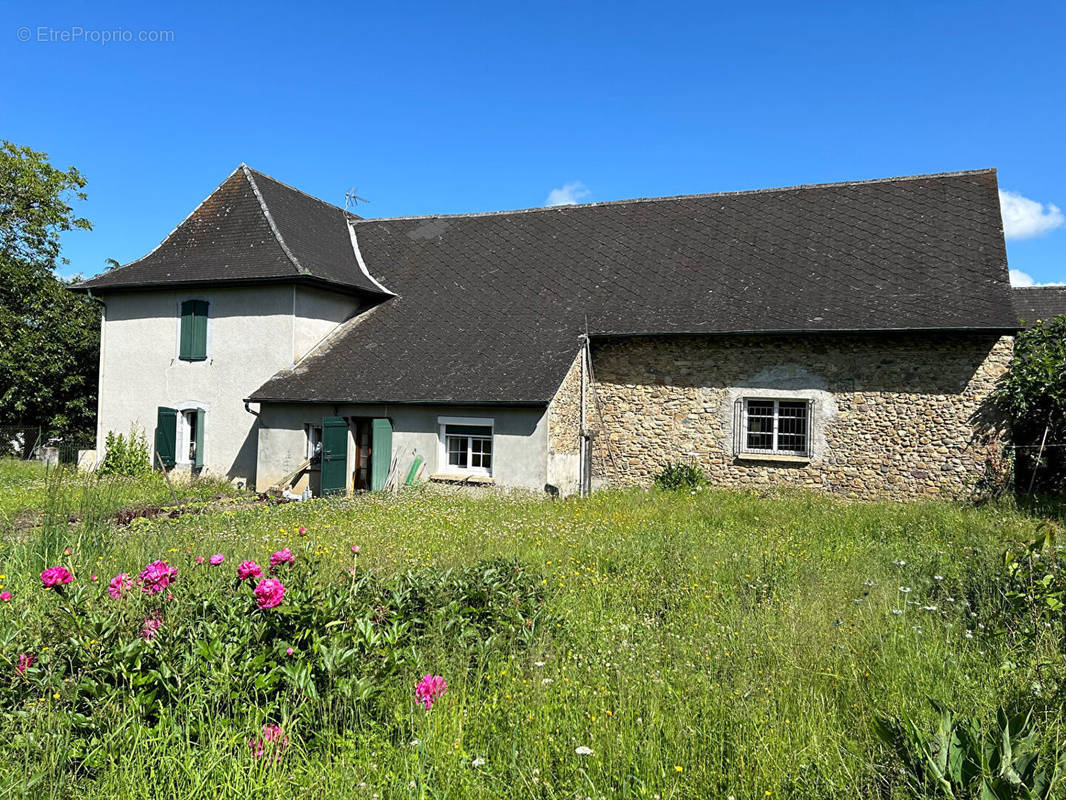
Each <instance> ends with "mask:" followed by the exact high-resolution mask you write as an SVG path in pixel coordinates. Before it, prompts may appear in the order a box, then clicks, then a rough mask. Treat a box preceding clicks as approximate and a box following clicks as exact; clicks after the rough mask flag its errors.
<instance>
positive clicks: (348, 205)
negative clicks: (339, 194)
mask: <svg viewBox="0 0 1066 800" xmlns="http://www.w3.org/2000/svg"><path fill="white" fill-rule="evenodd" d="M369 202H370V201H369V200H367V199H366V198H365V197H360V196H359V195H357V194H356V193H355V187H354V186H353V187H352V188H351V189H349V190H348V191H347V192H345V193H344V210H345V211H348V210H349V209H354V208H355V207H356V206H357V205H359V204H360V203H369Z"/></svg>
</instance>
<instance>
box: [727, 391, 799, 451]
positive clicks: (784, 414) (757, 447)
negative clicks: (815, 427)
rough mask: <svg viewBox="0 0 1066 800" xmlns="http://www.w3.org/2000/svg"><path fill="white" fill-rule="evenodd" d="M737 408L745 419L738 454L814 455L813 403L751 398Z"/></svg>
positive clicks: (742, 423) (740, 426)
mask: <svg viewBox="0 0 1066 800" xmlns="http://www.w3.org/2000/svg"><path fill="white" fill-rule="evenodd" d="M741 403H742V406H741ZM737 405H738V410H739V411H740V416H741V420H740V425H739V430H738V434H739V435H738V439H739V447H738V448H737V452H738V453H756V454H765V455H785V456H809V455H810V453H811V449H810V413H811V404H810V402H809V401H807V400H771V399H765V400H764V399H756V398H750V399H745V400H743V401H738V403H737Z"/></svg>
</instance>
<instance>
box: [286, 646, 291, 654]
mask: <svg viewBox="0 0 1066 800" xmlns="http://www.w3.org/2000/svg"><path fill="white" fill-rule="evenodd" d="M285 655H287V656H291V655H292V648H291V647H286V648H285Z"/></svg>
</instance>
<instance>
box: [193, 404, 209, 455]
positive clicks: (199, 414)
mask: <svg viewBox="0 0 1066 800" xmlns="http://www.w3.org/2000/svg"><path fill="white" fill-rule="evenodd" d="M205 416H206V412H205V411H204V410H203V409H202V408H198V409H196V431H195V436H196V456H195V458H194V459H193V464H192V465H193V466H194V467H195V468H196V469H203V468H204V417H205Z"/></svg>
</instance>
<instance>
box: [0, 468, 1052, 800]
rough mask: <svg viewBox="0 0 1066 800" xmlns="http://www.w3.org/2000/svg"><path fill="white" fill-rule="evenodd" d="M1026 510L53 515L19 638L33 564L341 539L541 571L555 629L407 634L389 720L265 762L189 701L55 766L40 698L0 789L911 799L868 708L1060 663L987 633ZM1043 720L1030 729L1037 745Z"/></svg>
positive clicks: (341, 553) (650, 499)
mask: <svg viewBox="0 0 1066 800" xmlns="http://www.w3.org/2000/svg"><path fill="white" fill-rule="evenodd" d="M52 491H54V492H59V490H58V489H52ZM1035 524H1036V523H1035V521H1034V520H1033V519H1032V518H1030V517H1028V516H1026V515H1024V514H1022V513H1020V512H1018V511H1017V510H1015V509H1013V508H1011V507H1009V506H1005V505H1004V506H994V505H993V506H987V507H984V508H981V509H974V508H969V507H965V506H961V505H956V504H952V503H948V502H924V503H916V504H909V505H906V504H895V503H865V504H860V503H844V502H841V501H837V500H834V499H832V498H827V497H822V496H816V495H811V494H803V493H788V494H781V495H777V496H772V497H764V498H760V497H756V496H754V495H746V494H735V493H727V492H717V491H706V490H705V491H700V492H696V493H694V494H688V493H683V494H675V493H658V492H653V493H643V492H612V493H603V494H597V495H594V496H593V497H591V498H587V499H584V500H572V501H562V502H550V501H546V500H540V499H535V498H522V497H500V496H492V497H486V498H477V499H471V498H469V497H467V496H464V495H446V494H437V493H432V492H429V491H412V492H409V493H404V494H400V495H399V496H390V495H370V496H362V497H357V498H353V499H349V500H333V501H312V502H306V503H300V504H292V505H287V506H279V507H268V506H265V505H260V506H255V507H251V508H246V507H241V508H237V507H235V508H234V509H232V510H224V511H219V512H216V513H211V514H205V515H189V516H183V517H179V518H177V519H155V520H151V521H139V522H138V523H137V524H135V525H132V526H129V527H126V528H122V529H118V530H116V529H114V528H109V527H102V528H100V529H99V530H95V529H93V530H91V531H89V532H85V531H83V530H82V529H83V528H85V527H87V526H88V527H90V528H91V527H92V524H91V523H86V522H82V523H79V524H77V525H73V526H66V527H65V528H62V530H63V531H65V532H64V533H62V534H60V533H58V531H59V530H60V529H61V528H60V527H59V526H57V527H56V528H55V530H49V532H48V533H45V532H42V533H41V535H40V538H41V539H44V538H46V537H49V538H48V541H47V542H41V541H28V540H27V541H26V542H23V543H18V542H11V541H9V542H7V543H6V544H4V545H3V549H2V550H0V574H5V575H6V578H5V579H4V580H3V583H4V584H5V585H6V587H7V588H8V589H10V590H11V591H13V593H14V594H15V598H14V600H13V601H12V603H10V604H6V605H5V606H4V607H3V608H0V619H2V617H3V616H6V617H7V618H8V621H9V622H14V621H16V620H17V625H15V626H14V627H15V628H17V635H18V636H19V637H21V639H22V640H25V641H26V642H27V646H29V645H30V644H32V641H33V639H34V637H35V636H36V635H39V632H40V631H41V625H42V624H44V623H43V620H44V618H45V616H44V611H45V603H47V602H48V601H49V598H46V597H44V596H43V595H42V593H41V592H40V590H39V588H38V586H39V585H38V582H37V576H36V572H34V570H35V569H36V566H37V564H38V563H40V562H39V559H40V553H42V552H44V553H47V554H48V555H49V557H52V554H54V553H56V552H57V548H58V552H60V553H61V552H62V550H64V549H67V548H69V549H70V550H71V553H70V555H69V556H68V555H63V556H62V558H61V560H62V562H63V563H64V564H69V566H70V567H71V569H72V570H73V571H74V572H75V574H76V575H77V576H78V579H79V580H82V581H85V580H87V579H88V575H89V574H90V573H96V574H98V575H100V576H101V578H102V580H104V581H106V580H107V579H108V578H109V577H110V576H111V575H113V574H115V573H117V572H130V573H133V572H135V571H136V570H138V569H140V567H141V566H143V564H145V563H146V562H148V561H150V560H154V559H156V558H169V559H170V560H171V562H172V563H178V564H179V570H185V569H186V568H187V565H188V563H189V561H190V560H191V559H193V558H195V556H197V555H205V556H206V555H210V554H211V553H214V552H223V553H225V554H226V556H227V559H228V562H229V563H235V562H236V561H238V560H240V559H242V558H255V559H260V560H262V559H263V558H264V557H265V555H266V554H267V553H269V552H271V551H272V550H274V549H277V548H278V547H281V546H290V547H292V548H293V549H294V550H295V549H297V547H303V546H308V547H309V548H310V551H311V552H313V553H317V554H318V555H319V556H320V557H321V558H322V559H324V560H325V562H326V564H327V565H331V566H329V567H327V570H328V569H335V570H338V571H339V570H342V569H343V568H344V567H345V566H346V565H348V564H349V563H350V559H351V551H350V547H351V545H353V544H358V545H360V547H361V551H362V555H361V556H360V559H361V562H362V566H363V567H364V568H366V569H370V570H374V571H376V572H379V573H381V574H384V575H389V574H396V573H398V572H402V571H405V570H408V569H430V570H446V569H449V568H454V567H460V566H467V565H471V564H474V563H476V562H477V561H479V560H480V559H483V558H487V557H491V556H496V555H499V556H505V557H508V558H517V559H518V560H519V561H521V562H522V563H523V564H525V565H527V567H528V568H529V569H530V570H534V571H536V572H537V573H539V574H540V576H541V578H540V579H541V580H542V581H543V585H544V586H545V587H546V588H547V590H548V601H547V602H548V606H549V607H550V610H551V612H552V614H553V616H554V618H555V620H556V622H555V624H554V625H553V627H551V628H550V629H548V630H546V631H544V632H542V633H540V634H539V635H538V636H537V637H536V639H535V642H534V645H533V647H532V649H516V650H514V651H510V652H506V653H503V654H496V655H493V656H492V657H491V658H488V659H486V660H485V661H483V662H478V663H475V664H473V665H471V663H470V661H469V659H468V658H467V657H466V656H465V655H461V654H460V653H458V652H456V651H453V650H452V649H451V648H448V647H447V646H440V647H437V648H435V649H429V650H424V651H420V652H419V653H418V654H417V659H418V669H415V670H412V671H411V674H410V675H409V676H407V677H406V678H405V679H404V680H401V681H397V682H396V683H394V684H390V685H388V686H386V687H385V688H384V692H383V694H382V696H381V697H380V698H379V699H378V701H377V702H380V703H383V704H385V706H386V707H387V708H391V709H392V711H391V713H390V714H389V715H387V716H386V717H385V719H384V721H382V720H381V719H376V720H372V719H369V718H364V717H360V716H359V714H358V713H354V714H352V716H351V717H350V722H349V723H347V724H346V726H344V727H343V732H342V733H341V734H336V733H328V732H323V731H319V730H300V729H292V730H288V731H287V733H288V734H289V735H290V736H291V737H292V742H293V743H292V745H291V747H290V749H289V750H288V751H287V752H286V754H285V757H284V759H283V760H282V761H281V762H280V763H278V764H277V765H274V766H268V765H266V764H265V763H262V762H259V761H256V760H255V759H254V758H253V757H252V754H251V752H250V751H249V748H248V747H247V746H246V744H245V743H246V741H247V740H248V739H249V738H251V737H253V736H255V735H256V733H257V731H258V729H259V726H261V724H262V722H263V720H262V719H261V717H260V716H259V715H257V713H256V709H254V708H249V709H247V714H246V716H244V717H238V718H234V717H232V716H227V715H222V714H220V713H219V712H218V710H217V709H215V708H212V707H211V706H210V705H209V704H207V703H205V702H203V701H202V700H201V699H200V698H198V697H197V696H196V695H195V693H193V692H190V693H189V695H188V696H187V697H184V698H182V700H181V701H180V702H178V703H176V704H175V705H174V706H173V707H172V708H170V709H169V712H168V713H167V715H166V716H165V718H164V719H162V720H160V721H159V723H158V724H157V725H154V726H152V727H150V728H145V727H141V726H135V725H124V724H123V720H122V719H121V718H116V719H114V720H109V721H108V726H109V730H111V731H112V734H111V740H110V741H111V742H112V744H110V745H108V746H107V747H106V748H105V752H104V753H102V757H101V760H100V761H99V762H98V766H97V767H96V768H94V769H93V770H91V771H86V770H80V771H79V770H73V769H71V768H70V765H69V763H67V762H66V761H65V759H66V758H68V756H69V753H70V752H71V748H72V747H73V746H75V745H74V740H75V739H76V736H75V734H74V733H72V726H71V722H70V720H69V719H68V718H67V717H66V715H65V711H64V708H63V707H62V704H61V703H59V702H53V701H52V700H50V699H49V698H45V701H44V702H39V703H36V704H34V706H33V707H32V708H26V709H22V710H20V711H19V712H18V713H17V714H12V715H7V716H6V717H5V720H4V726H5V736H4V737H3V740H2V741H0V754H2V756H3V757H2V758H0V797H5V796H12V797H15V796H20V794H21V793H30V794H33V795H34V796H36V797H42V798H43V797H80V796H83V795H85V794H88V793H89V792H93V793H97V794H100V795H101V796H107V797H116V798H125V797H130V798H133V797H136V798H138V799H139V800H142V799H143V798H149V797H160V798H162V797H167V798H174V797H190V798H191V797H204V796H211V797H244V796H247V795H249V794H251V793H255V794H256V796H258V797H292V796H306V797H329V798H334V797H353V798H373V797H378V798H393V797H434V798H437V797H448V798H452V797H454V798H466V797H475V798H490V797H492V798H495V797H516V798H519V797H522V798H564V797H566V798H573V797H591V798H600V797H603V798H653V797H658V798H705V797H723V798H725V797H728V796H732V797H734V798H736V800H741V799H742V798H763V799H764V800H765V798H767V797H804V798H825V797H869V796H882V797H906V796H908V795H907V793H906V790H905V788H904V783H903V781H902V779H901V776H900V775H899V773H898V764H896V763H895V762H894V761H893V759H892V756H891V754H889V753H887V752H886V751H885V750H884V749H883V747H882V746H881V745H880V744H879V743H878V742H877V740H876V737H875V735H874V731H873V721H874V719H875V718H876V717H877V716H879V715H884V714H899V713H906V714H908V715H909V716H911V717H914V718H918V719H928V720H929V722H930V724H932V717H931V715H930V711H929V703H928V699H929V698H935V699H936V700H938V701H940V702H942V703H944V704H946V705H948V706H950V707H952V708H955V709H958V710H959V711H960V712H965V713H971V714H978V715H980V714H986V713H991V711H992V710H993V709H994V708H995V707H996V706H997V705H998V704H999V703H1001V702H1003V701H1004V700H1006V701H1008V702H1009V701H1010V700H1011V699H1014V698H1021V697H1027V696H1030V695H1031V694H1032V692H1033V686H1034V685H1036V684H1038V683H1039V684H1041V685H1043V686H1044V687H1047V686H1048V676H1049V675H1054V674H1060V675H1061V674H1062V672H1061V670H1062V655H1061V653H1060V652H1058V651H1057V650H1055V649H1054V648H1053V647H1051V646H1050V644H1047V643H1041V644H1038V645H1037V646H1035V647H1030V648H1028V649H1026V650H1020V649H1019V648H1017V647H1014V646H1013V645H1012V644H1011V643H1010V642H1008V641H1006V640H1004V639H1002V638H999V637H996V636H994V635H993V633H992V630H993V629H994V627H995V625H994V624H993V623H994V621H995V620H994V617H995V615H996V614H997V613H998V609H999V608H1000V598H999V597H998V590H997V580H998V574H999V569H1000V553H1001V551H1002V550H1003V548H1004V547H1005V546H1006V544H1007V543H1008V542H1010V541H1014V540H1020V539H1025V538H1028V537H1031V536H1032V535H1033V534H1034V530H1035ZM301 529H303V532H302V533H301V532H300V531H301ZM34 548H36V549H34ZM186 551H189V552H188V553H187V554H186ZM30 554H32V555H30ZM181 580H182V578H181V577H179V587H180V581H181ZM179 590H180V588H179ZM0 669H6V667H4V666H3V665H0ZM430 671H431V672H435V673H439V674H441V675H444V676H445V678H446V679H447V681H448V683H449V691H448V693H447V694H446V695H445V697H444V698H443V699H442V700H441V702H440V703H439V704H438V705H437V706H435V707H434V708H433V709H432V711H430V712H424V711H422V710H421V709H418V708H416V707H415V706H414V703H413V699H412V696H411V693H412V690H413V686H414V682H415V681H416V680H417V679H418V677H420V676H421V674H422V673H423V672H430ZM1056 671H1057V672H1056ZM1062 722H1063V721H1062V719H1061V717H1060V716H1053V717H1052V718H1050V719H1048V720H1046V721H1045V723H1044V724H1045V728H1046V735H1047V736H1048V737H1049V739H1050V740H1051V741H1059V742H1063V741H1064V740H1063V738H1062ZM578 748H589V749H591V751H592V752H591V754H588V755H580V754H579V753H578V752H577V750H578ZM37 776H40V777H39V780H38V781H37V782H36V783H35V784H34V786H33V787H32V788H28V787H27V779H30V780H32V779H33V778H34V777H37ZM5 792H6V794H5Z"/></svg>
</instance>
